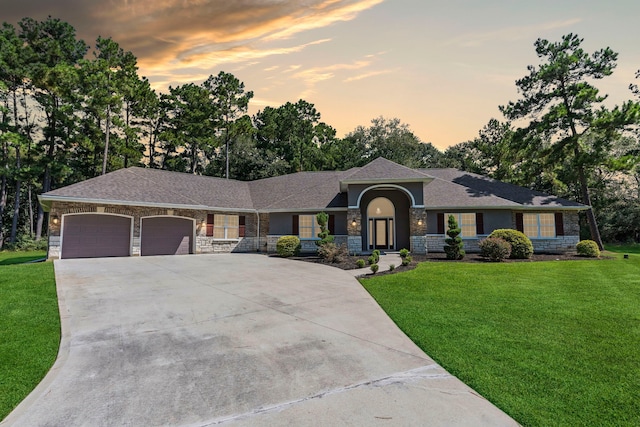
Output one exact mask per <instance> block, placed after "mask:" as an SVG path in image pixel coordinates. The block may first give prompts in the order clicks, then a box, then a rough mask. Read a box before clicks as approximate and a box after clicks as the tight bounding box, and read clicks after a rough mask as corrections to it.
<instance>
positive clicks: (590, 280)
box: [362, 255, 640, 426]
mask: <svg viewBox="0 0 640 427" xmlns="http://www.w3.org/2000/svg"><path fill="white" fill-rule="evenodd" d="M362 283H363V285H364V286H365V288H366V289H367V290H368V291H369V292H370V293H371V294H372V295H373V297H374V298H375V299H376V300H377V301H378V303H379V304H380V305H381V306H382V308H383V309H384V310H385V311H386V312H387V313H388V314H389V316H390V317H391V318H392V319H393V320H394V321H395V322H396V323H397V324H398V326H400V328H401V329H402V330H403V331H404V332H405V333H406V334H407V335H408V336H409V337H410V338H411V339H412V340H413V341H414V342H416V344H418V346H420V347H421V348H422V349H423V350H424V351H425V352H426V353H427V354H428V355H429V356H431V357H432V358H433V359H435V360H436V361H437V362H438V363H440V364H441V365H442V366H443V367H444V368H445V369H447V370H448V371H449V372H451V373H452V374H453V375H455V376H457V377H458V378H460V379H461V380H462V381H464V382H465V383H466V384H468V385H469V386H471V387H472V388H474V389H475V390H476V391H478V392H479V393H480V394H482V395H483V396H485V397H486V398H487V399H489V400H490V401H491V402H493V403H494V404H495V405H497V406H498V407H500V408H501V409H503V410H504V411H505V412H506V413H507V414H509V415H511V416H512V417H513V418H514V419H515V420H516V421H518V422H519V423H521V424H523V425H526V426H552V425H557V426H567V425H616V426H619V425H634V426H637V425H640V347H639V345H640V256H639V255H631V256H630V259H628V260H623V259H616V260H594V261H586V260H585V261H558V262H553V261H549V262H534V263H503V264H490V263H487V264H470V263H469V264H466V263H435V262H434V263H428V262H427V263H422V264H420V265H419V266H418V267H417V268H416V269H415V270H413V271H410V272H407V273H402V274H395V275H388V276H381V277H374V278H371V279H365V280H362Z"/></svg>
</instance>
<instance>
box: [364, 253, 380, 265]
mask: <svg viewBox="0 0 640 427" xmlns="http://www.w3.org/2000/svg"><path fill="white" fill-rule="evenodd" d="M367 262H368V263H369V265H373V264H376V263H377V262H378V260H377V259H376V256H375V255H371V256H370V257H369V258H367Z"/></svg>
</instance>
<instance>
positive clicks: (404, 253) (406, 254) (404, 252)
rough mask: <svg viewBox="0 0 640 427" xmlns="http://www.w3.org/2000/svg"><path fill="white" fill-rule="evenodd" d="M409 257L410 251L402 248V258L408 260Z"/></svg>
mask: <svg viewBox="0 0 640 427" xmlns="http://www.w3.org/2000/svg"><path fill="white" fill-rule="evenodd" d="M408 255H409V249H407V248H402V249H400V258H406V257H407V256H408Z"/></svg>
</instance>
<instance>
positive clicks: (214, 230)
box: [211, 214, 240, 242]
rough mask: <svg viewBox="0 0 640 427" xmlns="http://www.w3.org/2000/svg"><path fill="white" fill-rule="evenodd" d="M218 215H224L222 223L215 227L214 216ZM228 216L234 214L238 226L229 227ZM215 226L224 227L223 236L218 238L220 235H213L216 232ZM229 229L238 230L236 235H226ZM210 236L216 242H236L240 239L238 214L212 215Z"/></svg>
mask: <svg viewBox="0 0 640 427" xmlns="http://www.w3.org/2000/svg"><path fill="white" fill-rule="evenodd" d="M220 215H224V225H223V226H222V227H220V226H217V227H216V216H220ZM230 216H236V217H238V226H237V227H231V226H229V225H228V224H227V218H228V217H230ZM216 228H218V229H220V228H223V229H224V237H223V238H220V237H215V234H216ZM229 229H237V230H238V237H228V232H229ZM211 238H212V239H213V241H216V242H223V241H229V242H237V241H239V240H240V215H235V214H214V215H213V236H211Z"/></svg>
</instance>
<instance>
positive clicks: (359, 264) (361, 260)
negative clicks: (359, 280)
mask: <svg viewBox="0 0 640 427" xmlns="http://www.w3.org/2000/svg"><path fill="white" fill-rule="evenodd" d="M365 264H366V262H365V260H363V259H359V260H357V261H356V266H357V267H358V268H364V266H365Z"/></svg>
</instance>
